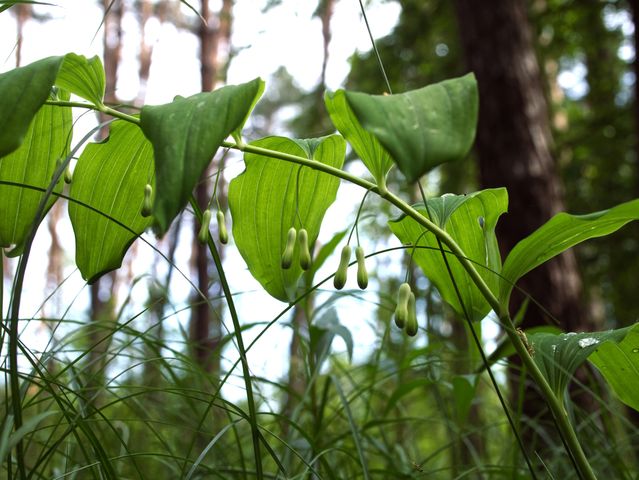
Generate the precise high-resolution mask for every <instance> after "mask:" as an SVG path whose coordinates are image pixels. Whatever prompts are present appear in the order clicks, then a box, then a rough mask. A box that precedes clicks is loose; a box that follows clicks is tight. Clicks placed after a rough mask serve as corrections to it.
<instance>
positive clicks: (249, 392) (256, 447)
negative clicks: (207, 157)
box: [189, 195, 263, 479]
mask: <svg viewBox="0 0 639 480" xmlns="http://www.w3.org/2000/svg"><path fill="white" fill-rule="evenodd" d="M189 202H190V204H191V208H193V212H194V213H195V216H196V217H197V220H198V222H201V221H202V211H201V210H200V206H199V205H198V203H197V201H196V200H195V197H194V196H193V195H191V198H190V200H189ZM208 247H209V251H210V252H211V255H212V256H213V261H214V263H215V266H216V268H217V271H218V275H219V276H220V284H221V286H222V291H223V292H224V296H225V297H226V302H227V304H228V307H229V313H230V314H231V319H232V321H233V330H234V333H235V341H236V342H237V349H238V351H239V354H240V360H241V362H242V376H243V377H244V386H245V388H246V401H247V403H248V408H249V419H250V423H251V437H252V439H253V452H254V455H255V469H256V474H257V478H258V479H259V478H263V472H262V456H261V454H260V431H259V428H258V425H257V412H256V410H255V399H254V398H253V384H252V383H251V372H250V370H249V364H248V359H247V358H246V349H245V348H244V340H243V339H242V326H241V325H240V320H239V317H238V315H237V311H236V310H235V303H234V302H233V294H232V293H231V289H230V288H229V284H228V282H227V280H226V274H225V273H224V268H223V267H222V261H221V259H220V255H219V253H218V251H217V247H216V246H215V242H213V238H212V237H211V234H210V233H209V235H208Z"/></svg>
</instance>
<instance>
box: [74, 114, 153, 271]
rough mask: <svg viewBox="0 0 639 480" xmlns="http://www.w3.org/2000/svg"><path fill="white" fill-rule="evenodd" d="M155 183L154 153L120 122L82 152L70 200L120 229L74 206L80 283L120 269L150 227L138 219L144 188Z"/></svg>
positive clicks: (138, 134) (137, 131)
mask: <svg viewBox="0 0 639 480" xmlns="http://www.w3.org/2000/svg"><path fill="white" fill-rule="evenodd" d="M152 181H153V148H152V147H151V144H150V143H149V141H148V140H147V139H146V138H145V137H144V135H143V134H142V131H141V130H140V129H139V128H138V127H137V126H136V125H133V124H131V123H127V122H124V121H121V120H118V121H116V122H114V123H113V124H111V132H110V136H109V138H108V139H107V140H105V141H104V142H102V143H92V144H89V145H87V146H86V148H85V149H84V152H82V155H81V156H80V158H79V159H78V163H77V165H76V167H75V170H74V172H73V181H72V183H71V190H70V192H69V195H70V196H71V198H73V199H75V200H78V201H80V202H83V203H85V204H87V205H89V206H90V207H92V208H94V209H96V210H98V211H99V212H102V213H104V214H106V215H108V216H109V217H112V218H113V219H115V220H117V221H118V222H120V223H122V224H123V225H125V226H127V227H128V228H129V229H130V230H132V232H131V231H129V230H128V229H127V228H124V227H123V226H122V225H119V224H118V223H116V222H114V221H112V220H110V219H109V218H106V217H105V216H103V215H101V214H99V213H97V212H95V211H92V210H91V209H89V208H86V207H84V206H83V205H80V204H78V203H75V202H70V203H69V216H70V217H71V223H72V225H73V232H74V233H75V243H76V263H77V265H78V268H79V269H80V272H81V273H82V277H83V278H84V279H85V280H87V281H89V282H93V281H95V280H96V279H97V278H98V277H100V276H101V275H103V274H104V273H106V272H109V271H111V270H115V269H116V268H119V267H120V265H121V264H122V259H123V257H124V254H125V253H126V251H127V250H128V248H129V246H130V245H131V243H132V242H133V241H134V240H135V239H136V237H137V235H139V234H140V233H142V232H143V231H144V229H145V228H147V227H148V226H149V225H150V223H151V218H150V217H148V218H145V217H143V216H142V215H141V213H140V212H141V210H142V203H143V200H144V187H145V185H146V184H147V183H152Z"/></svg>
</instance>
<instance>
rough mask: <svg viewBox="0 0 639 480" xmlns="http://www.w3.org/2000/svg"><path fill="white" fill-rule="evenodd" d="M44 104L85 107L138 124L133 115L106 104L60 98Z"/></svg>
mask: <svg viewBox="0 0 639 480" xmlns="http://www.w3.org/2000/svg"><path fill="white" fill-rule="evenodd" d="M44 103H45V105H55V106H57V107H77V108H86V109H89V110H95V111H96V112H102V113H105V114H107V115H110V116H112V117H115V118H119V119H121V120H125V121H127V122H131V123H135V124H136V125H139V124H140V119H139V118H137V117H134V116H133V115H127V114H126V113H122V112H120V111H119V110H116V109H114V108H111V107H108V106H106V105H93V104H92V103H85V102H65V101H62V100H49V101H46V102H44Z"/></svg>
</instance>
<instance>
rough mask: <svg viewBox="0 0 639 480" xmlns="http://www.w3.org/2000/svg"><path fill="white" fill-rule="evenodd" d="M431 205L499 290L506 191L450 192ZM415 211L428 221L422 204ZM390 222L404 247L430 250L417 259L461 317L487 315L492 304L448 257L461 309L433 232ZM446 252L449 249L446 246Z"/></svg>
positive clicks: (415, 224)
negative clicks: (500, 228)
mask: <svg viewBox="0 0 639 480" xmlns="http://www.w3.org/2000/svg"><path fill="white" fill-rule="evenodd" d="M428 206H429V211H430V212H429V213H430V215H431V216H432V219H433V221H435V222H436V223H438V224H439V226H440V227H442V228H444V229H445V230H446V232H448V233H449V234H450V235H451V236H452V237H453V239H455V241H456V242H457V243H458V244H459V246H460V247H461V248H462V250H463V251H464V252H465V253H466V255H467V257H468V258H469V259H470V260H471V261H472V262H473V263H474V264H475V266H476V268H477V270H478V272H479V274H480V275H481V276H482V278H483V279H484V281H485V282H486V283H487V285H488V286H489V288H490V289H491V290H493V291H495V292H496V291H497V288H498V285H499V277H498V275H497V274H498V273H499V272H500V270H501V259H500V256H499V248H498V245H497V239H496V237H495V226H496V224H497V220H498V219H499V217H500V215H501V214H502V213H504V212H506V210H507V208H508V194H507V192H506V189H504V188H497V189H488V190H482V191H480V192H475V193H473V194H469V195H450V194H446V195H444V196H442V197H438V198H431V199H429V200H428ZM414 208H415V209H417V210H418V211H419V212H420V213H421V214H422V215H424V216H425V217H426V218H428V214H427V212H426V209H425V208H424V206H423V205H415V206H414ZM480 218H481V219H482V220H481V221H480ZM482 223H483V226H482ZM388 224H389V227H390V229H391V231H392V232H393V233H394V234H395V236H397V238H399V240H400V241H401V242H402V243H403V244H404V245H417V246H419V247H427V248H417V249H415V254H414V257H413V259H414V260H415V262H416V263H417V265H419V267H420V268H421V269H422V271H423V272H424V274H425V275H426V277H427V278H428V279H429V280H430V281H431V282H433V283H434V284H435V286H436V287H437V289H438V291H439V293H440V295H441V296H442V298H443V299H444V300H445V301H446V302H447V303H448V304H449V305H450V306H451V307H452V308H453V309H454V310H455V312H457V314H458V315H463V314H464V310H466V311H467V312H468V314H469V316H470V319H471V320H473V321H478V320H481V319H482V318H484V317H485V316H486V314H488V312H489V311H490V306H489V305H488V303H487V302H486V299H485V298H484V296H483V295H482V294H481V292H480V291H479V289H478V288H477V287H476V286H475V284H474V282H473V281H472V280H471V278H470V277H469V276H468V274H467V273H466V271H465V270H464V268H463V267H462V266H461V264H460V263H459V261H458V260H457V258H456V257H455V256H454V255H452V254H450V253H448V254H446V258H447V259H448V264H449V265H450V267H451V270H452V272H453V277H454V279H455V282H456V284H457V287H458V289H459V292H460V294H461V299H462V302H463V307H462V304H460V302H459V299H458V297H457V293H456V292H455V288H454V285H453V283H452V282H451V280H450V276H449V274H448V271H447V269H446V264H445V263H444V260H443V258H442V253H441V251H440V250H439V247H438V244H437V240H436V238H435V236H434V235H433V234H431V233H424V232H426V229H425V228H424V227H423V226H421V225H420V224H419V223H418V222H417V221H416V220H414V219H412V218H410V217H407V216H402V217H400V218H399V219H397V220H393V221H390V222H389V223H388ZM444 250H446V248H445V247H444ZM409 251H410V250H409Z"/></svg>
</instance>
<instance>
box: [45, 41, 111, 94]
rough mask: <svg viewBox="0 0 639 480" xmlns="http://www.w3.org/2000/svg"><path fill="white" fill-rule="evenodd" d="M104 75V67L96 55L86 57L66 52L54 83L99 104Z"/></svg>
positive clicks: (103, 86) (103, 85) (102, 92)
mask: <svg viewBox="0 0 639 480" xmlns="http://www.w3.org/2000/svg"><path fill="white" fill-rule="evenodd" d="M104 75H105V74H104V67H102V61H101V60H100V58H99V57H98V56H95V57H93V58H89V59H87V58H86V57H85V56H83V55H76V54H75V53H68V54H66V55H65V56H64V62H62V66H61V67H60V71H59V72H58V77H57V79H56V81H55V84H56V85H57V86H59V87H61V88H64V89H65V90H67V91H69V92H71V93H74V94H76V95H77V96H79V97H82V98H84V99H85V100H88V101H89V102H91V103H93V104H94V105H96V106H100V105H102V99H103V98H104V89H105V82H106V80H105V77H104Z"/></svg>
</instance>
